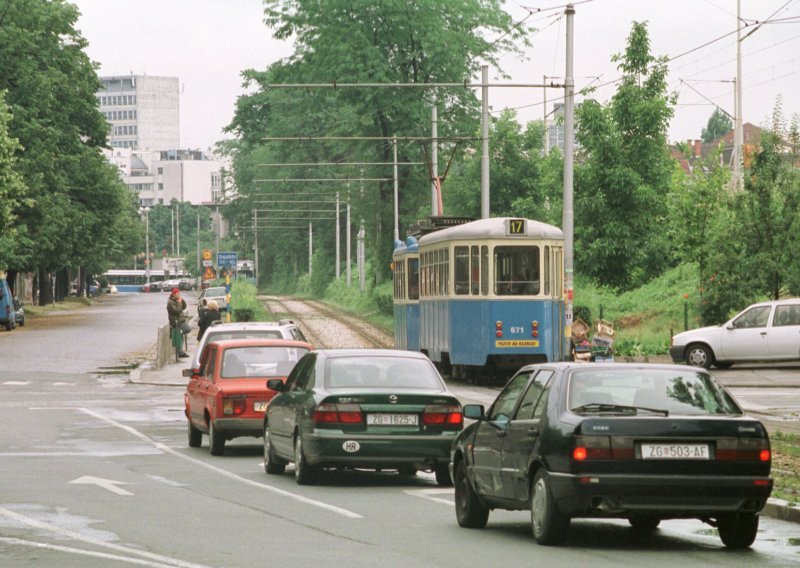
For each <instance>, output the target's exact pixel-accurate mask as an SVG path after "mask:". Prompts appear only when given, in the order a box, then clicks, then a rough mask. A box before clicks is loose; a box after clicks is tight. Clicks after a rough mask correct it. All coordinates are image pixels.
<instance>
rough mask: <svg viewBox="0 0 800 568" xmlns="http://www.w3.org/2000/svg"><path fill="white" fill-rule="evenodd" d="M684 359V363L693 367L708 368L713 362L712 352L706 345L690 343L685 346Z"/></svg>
mask: <svg viewBox="0 0 800 568" xmlns="http://www.w3.org/2000/svg"><path fill="white" fill-rule="evenodd" d="M684 359H686V363H688V364H689V365H692V366H693V367H703V368H705V369H708V368H710V367H711V365H712V364H713V363H714V353H713V352H712V351H711V349H710V348H709V347H708V346H707V345H703V344H702V343H692V344H691V345H689V347H687V348H686V353H685V355H684Z"/></svg>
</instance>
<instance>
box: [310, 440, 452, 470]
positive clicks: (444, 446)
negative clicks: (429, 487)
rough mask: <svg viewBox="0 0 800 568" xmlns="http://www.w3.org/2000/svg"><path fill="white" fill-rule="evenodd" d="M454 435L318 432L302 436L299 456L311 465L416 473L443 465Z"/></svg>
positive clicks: (447, 458)
mask: <svg viewBox="0 0 800 568" xmlns="http://www.w3.org/2000/svg"><path fill="white" fill-rule="evenodd" d="M457 435H458V432H452V433H451V432H447V433H442V434H440V435H375V434H370V435H363V434H362V435H359V434H343V433H341V432H333V433H327V432H320V431H316V432H314V433H311V434H304V435H303V453H304V454H305V455H306V459H307V460H308V462H309V463H310V464H312V465H331V466H337V465H340V466H350V467H364V468H379V467H386V468H391V467H393V466H400V465H414V466H416V467H417V469H423V468H424V467H432V466H434V465H447V464H448V463H449V461H450V447H451V445H452V444H453V440H454V439H455V438H456V436H457Z"/></svg>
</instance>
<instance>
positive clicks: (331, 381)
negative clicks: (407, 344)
mask: <svg viewBox="0 0 800 568" xmlns="http://www.w3.org/2000/svg"><path fill="white" fill-rule="evenodd" d="M325 384H326V386H327V387H328V388H330V389H340V388H379V389H398V388H416V389H425V390H442V381H441V379H440V378H439V374H438V373H437V372H436V369H435V368H434V366H433V365H432V364H431V363H430V362H429V361H426V360H424V359H410V358H407V357H358V356H355V357H333V358H331V359H329V360H328V362H327V372H326V379H325Z"/></svg>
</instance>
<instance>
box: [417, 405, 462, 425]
mask: <svg viewBox="0 0 800 568" xmlns="http://www.w3.org/2000/svg"><path fill="white" fill-rule="evenodd" d="M463 423H464V415H463V414H462V413H461V407H460V406H446V405H428V406H426V407H425V411H424V412H423V413H422V424H423V425H425V426H445V425H447V426H461V425H462V424H463Z"/></svg>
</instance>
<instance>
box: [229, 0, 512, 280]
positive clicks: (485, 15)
mask: <svg viewBox="0 0 800 568" xmlns="http://www.w3.org/2000/svg"><path fill="white" fill-rule="evenodd" d="M264 4H265V21H266V23H267V25H268V26H269V27H270V28H272V30H273V33H274V34H275V36H276V37H277V38H279V39H288V38H294V41H295V51H294V54H293V55H292V56H291V57H289V58H287V59H286V60H285V61H281V62H278V63H275V64H273V65H272V66H270V68H269V69H267V70H266V71H254V70H249V71H247V72H245V74H244V77H245V82H246V84H247V85H249V86H251V87H255V90H254V92H252V93H251V94H249V95H247V96H244V97H241V98H240V99H239V101H238V103H237V110H236V115H235V117H234V120H233V122H232V124H231V126H230V131H232V132H234V133H235V134H236V135H237V137H238V143H237V147H236V149H235V151H234V170H235V172H234V173H235V179H236V184H237V188H238V189H239V192H240V194H241V195H242V197H243V200H242V201H243V203H242V204H241V205H239V206H237V207H238V214H239V215H241V216H242V218H243V222H245V221H244V219H248V220H249V219H251V218H252V214H251V211H252V209H254V208H256V207H255V206H256V201H259V198H258V195H259V193H262V194H263V193H273V194H274V193H278V194H281V195H286V196H289V198H291V199H293V200H295V201H297V202H301V201H308V200H309V199H311V200H317V201H318V204H319V205H320V206H319V207H316V208H317V209H321V208H323V207H321V205H324V206H325V208H330V207H331V205H330V197H332V196H331V194H332V193H334V192H335V191H337V190H338V191H339V192H340V195H341V196H342V198H343V199H344V198H345V197H346V196H347V195H348V192H349V195H350V198H351V199H350V201H351V204H352V207H353V211H352V218H353V219H354V221H355V223H356V224H358V222H359V220H360V219H363V220H364V222H365V226H366V227H365V228H366V232H367V239H366V243H367V250H368V255H369V257H370V258H371V259H373V260H375V261H376V262H375V265H376V266H380V267H381V270H378V271H376V279H377V280H380V279H381V278H385V275H386V274H387V271H388V260H387V259H388V258H390V253H391V247H392V236H391V235H392V226H393V207H392V205H393V193H394V191H393V183H392V181H389V180H391V178H392V177H393V175H392V167H391V165H379V166H378V165H376V166H363V167H360V168H357V169H353V168H350V169H345V168H342V167H331V168H323V167H313V168H308V167H290V166H287V167H284V168H274V169H273V168H270V169H268V170H266V169H264V167H263V166H259V165H258V164H260V163H304V162H319V163H330V162H347V161H349V162H367V163H383V164H386V163H387V162H388V163H391V162H392V160H393V148H392V144H391V143H389V142H387V141H386V140H385V139H386V138H389V137H392V136H393V135H395V134H397V135H398V136H399V137H401V138H402V137H422V136H427V135H429V132H430V126H429V125H430V115H431V110H430V109H431V106H432V104H433V99H434V98H435V99H436V100H437V101H438V105H439V135H440V136H441V137H442V138H446V137H449V136H456V135H458V136H464V135H465V133H472V132H475V131H477V124H478V122H477V116H478V108H479V106H478V101H477V99H476V98H475V95H474V93H473V92H472V91H471V90H468V89H420V88H344V89H335V90H334V89H312V90H296V89H295V90H281V89H271V88H269V86H270V85H274V84H279V83H309V82H314V83H317V82H321V83H331V84H332V83H333V82H339V83H342V82H348V83H393V82H397V83H436V82H460V81H463V80H464V79H465V78H469V77H472V76H475V75H476V74H477V71H478V70H479V67H480V62H489V63H496V60H495V58H496V55H497V54H499V53H502V52H505V51H509V50H511V49H514V46H515V43H516V42H520V41H521V42H522V44H523V45H524V43H525V41H526V40H525V36H524V34H525V32H526V31H527V30H526V29H525V28H524V27H520V26H515V25H514V23H513V21H512V20H511V18H510V16H509V15H508V14H506V13H505V12H504V11H503V10H502V9H501V2H500V1H499V0H466V1H463V2H454V1H449V2H441V0H418V1H417V2H413V3H409V2H406V1H405V0H386V1H384V2H374V0H355V1H353V0H323V1H320V0H291V1H282V0H281V1H279V0H266V1H265V3H264ZM342 30H346V33H342ZM489 38H499V39H497V40H492V39H489ZM454 46H458V47H457V48H455V47H454ZM322 134H324V135H326V136H329V137H336V136H339V137H352V136H360V137H368V138H371V140H362V141H341V140H330V141H325V142H311V141H309V142H306V143H304V144H302V145H300V144H297V143H294V144H292V143H286V142H284V143H280V142H264V141H263V137H266V136H320V135H322ZM467 135H468V134H467ZM450 149H451V148H450V147H449V144H448V143H447V142H444V143H443V144H442V148H441V150H440V155H442V154H445V155H446V154H447V153H448V152H449V151H450ZM425 150H426V147H425V146H423V144H421V143H419V142H408V141H405V142H404V141H401V142H399V143H398V159H399V161H401V162H420V161H424V160H423V155H424V152H425ZM281 177H287V178H293V179H297V178H303V177H305V178H346V177H349V178H362V177H363V178H370V179H377V178H383V179H386V180H387V181H379V182H372V181H370V182H364V183H360V182H353V183H351V184H350V185H349V187H348V185H347V184H346V183H342V184H341V185H339V186H334V185H333V184H319V183H316V182H308V183H306V184H300V183H292V184H288V183H287V184H271V185H269V186H267V187H268V189H265V188H264V186H263V184H259V183H257V182H254V181H253V180H255V179H259V178H281ZM429 191H430V179H429V174H428V171H427V168H426V167H416V168H411V167H408V166H405V167H403V168H401V169H400V172H399V194H400V212H401V215H402V216H403V217H404V218H405V217H407V216H409V215H412V214H414V213H416V212H417V211H418V210H419V208H420V204H421V203H427V202H429V201H430V198H429V195H430V193H429ZM322 193H327V194H328V195H325V196H322V195H320V194H322ZM304 196H305V199H303V197H304ZM270 197H272V198H274V197H275V196H274V195H273V196H270ZM263 199H264V198H263V197H262V198H261V201H262V205H261V208H271V209H272V210H273V213H272V215H269V214H268V213H265V214H264V216H265V221H264V225H265V226H268V225H269V224H270V223H271V225H272V226H277V225H279V224H283V225H284V226H287V227H289V226H291V224H290V223H289V222H288V221H289V218H290V217H301V218H303V219H311V218H312V217H314V215H312V214H311V211H308V212H307V213H306V212H304V211H296V210H297V209H304V208H306V205H307V204H297V205H293V206H287V207H283V208H281V207H279V206H277V204H275V203H270V204H263ZM274 201H278V200H277V199H274ZM284 201H285V200H284ZM326 202H327V203H326ZM270 206H272V207H270ZM289 208H291V209H294V210H295V211H293V212H292V213H291V214H290V213H289V212H288V211H286V212H284V213H281V209H289ZM314 208H315V207H307V209H309V210H310V209H314ZM231 213H232V214H236V213H237V210H236V208H234V209H232V210H231ZM268 217H269V219H270V220H266V218H268ZM317 217H319V216H317ZM279 221H280V223H279ZM297 225H298V228H296V229H286V230H283V231H281V232H270V233H269V234H268V235H267V234H266V233H265V235H264V237H265V238H268V240H269V244H270V247H269V249H268V251H269V252H267V254H268V255H270V256H271V257H272V258H271V260H274V259H276V258H277V257H278V256H279V255H281V254H287V255H288V256H290V257H293V258H295V259H296V258H300V259H302V258H304V257H305V258H306V263H307V250H308V237H307V230H306V231H304V230H303V228H302V226H300V225H302V222H301V223H297ZM306 226H307V223H306ZM314 230H315V235H317V236H315V238H314V245H315V248H317V247H320V246H321V247H326V249H327V254H330V255H333V254H334V251H333V250H332V245H333V238H332V236H333V228H332V224H331V221H330V220H324V219H319V220H317V221H315V222H314ZM320 234H322V235H325V238H319V235H320ZM265 260H266V261H267V262H264V263H263V264H264V265H265V266H271V265H273V263H272V262H271V261H270V259H265ZM306 263H304V262H302V261H301V262H299V263H296V262H281V263H280V265H278V266H276V268H277V269H278V270H276V271H275V274H274V275H275V276H276V277H278V276H280V274H279V271H283V270H293V269H294V268H293V266H294V265H295V264H299V266H298V269H299V270H303V269H304V264H305V265H307V264H306ZM275 264H277V263H275Z"/></svg>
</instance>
